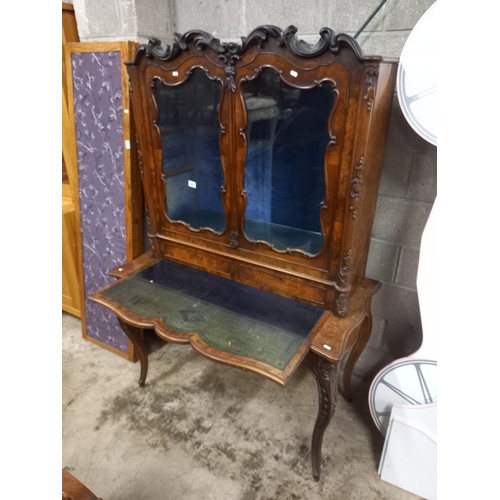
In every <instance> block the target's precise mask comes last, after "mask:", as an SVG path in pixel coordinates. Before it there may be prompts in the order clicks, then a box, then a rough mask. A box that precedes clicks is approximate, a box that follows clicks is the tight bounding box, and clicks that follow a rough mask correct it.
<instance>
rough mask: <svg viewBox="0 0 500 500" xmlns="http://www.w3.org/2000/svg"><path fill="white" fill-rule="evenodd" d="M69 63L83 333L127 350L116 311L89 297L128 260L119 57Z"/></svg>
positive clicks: (90, 56)
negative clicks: (77, 196) (76, 159)
mask: <svg viewBox="0 0 500 500" xmlns="http://www.w3.org/2000/svg"><path fill="white" fill-rule="evenodd" d="M71 62H72V68H73V90H74V105H75V126H76V143H77V155H78V182H79V190H80V210H81V212H80V222H81V231H82V251H83V275H84V289H85V297H86V299H85V317H86V326H87V335H88V336H89V337H93V338H95V339H97V340H99V341H101V342H103V343H105V344H107V345H109V346H111V347H114V348H116V349H118V350H120V351H122V352H125V353H126V352H127V350H128V340H127V337H126V336H125V334H124V333H123V331H122V329H121V328H120V326H119V324H118V321H117V319H116V316H115V314H113V313H111V312H110V311H108V310H107V309H105V308H104V307H103V306H100V305H99V304H95V303H93V302H90V301H89V300H88V299H87V297H88V296H89V295H90V294H92V293H93V292H95V291H96V290H98V289H100V288H102V287H104V286H106V285H107V284H108V283H111V282H112V281H114V280H113V279H112V278H110V277H109V276H108V271H109V270H110V269H112V268H114V267H116V266H119V265H121V264H123V263H124V262H125V260H126V254H125V195H124V184H123V126H122V82H121V78H122V67H121V55H120V52H93V53H80V54H72V61H71Z"/></svg>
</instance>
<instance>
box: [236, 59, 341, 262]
mask: <svg viewBox="0 0 500 500" xmlns="http://www.w3.org/2000/svg"><path fill="white" fill-rule="evenodd" d="M335 96H336V94H335V90H334V85H333V84H332V83H331V82H323V83H322V84H321V85H319V86H316V87H313V88H310V89H298V88H295V87H292V86H290V85H288V84H286V83H285V82H283V81H282V80H281V78H280V76H279V75H278V73H277V72H276V71H275V70H273V69H271V68H264V69H262V71H261V73H260V74H259V76H258V77H257V78H255V79H254V80H251V81H248V82H245V83H244V98H245V106H246V109H247V116H248V125H247V128H246V131H245V133H246V138H247V159H246V165H245V179H244V182H245V190H246V193H247V208H246V213H245V235H246V237H247V238H248V239H249V240H251V241H259V240H264V241H266V242H267V243H270V244H271V245H273V247H274V248H275V249H277V250H281V251H283V250H287V249H299V250H303V251H304V252H306V253H308V254H317V253H319V252H320V250H321V248H322V246H323V235H322V231H321V222H320V210H321V203H322V202H323V201H324V199H325V175H324V157H325V153H326V149H327V145H328V142H329V141H330V136H329V133H328V119H329V116H330V113H331V111H332V108H333V105H334V103H335Z"/></svg>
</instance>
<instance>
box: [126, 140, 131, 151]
mask: <svg viewBox="0 0 500 500" xmlns="http://www.w3.org/2000/svg"><path fill="white" fill-rule="evenodd" d="M125 149H130V141H129V140H128V139H126V140H125Z"/></svg>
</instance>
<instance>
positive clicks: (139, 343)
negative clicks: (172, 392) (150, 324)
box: [118, 318, 148, 387]
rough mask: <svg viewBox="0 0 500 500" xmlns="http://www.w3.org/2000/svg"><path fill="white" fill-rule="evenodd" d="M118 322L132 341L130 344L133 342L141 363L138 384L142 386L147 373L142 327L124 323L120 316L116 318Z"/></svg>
mask: <svg viewBox="0 0 500 500" xmlns="http://www.w3.org/2000/svg"><path fill="white" fill-rule="evenodd" d="M118 322H119V323H120V326H121V327H122V329H123V331H124V332H125V335H127V337H128V338H129V340H130V342H132V344H134V347H135V348H136V349H137V353H138V355H139V361H140V363H141V374H140V376H139V386H141V387H143V386H144V384H145V383H146V376H147V374H148V353H147V350H146V345H145V343H144V331H143V329H142V328H137V327H136V326H132V325H129V324H128V323H125V321H123V320H122V319H120V318H118Z"/></svg>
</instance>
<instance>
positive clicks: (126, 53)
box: [65, 41, 143, 361]
mask: <svg viewBox="0 0 500 500" xmlns="http://www.w3.org/2000/svg"><path fill="white" fill-rule="evenodd" d="M66 47H67V50H66V54H65V58H66V59H65V66H66V69H67V71H66V78H67V80H66V87H67V92H68V97H67V113H68V116H70V117H71V120H70V121H69V124H68V127H67V128H68V133H69V134H71V135H72V136H73V137H76V126H75V121H74V111H75V110H74V93H73V78H72V65H71V55H72V54H77V53H91V52H120V54H121V62H122V75H121V82H122V103H123V110H124V111H123V113H122V124H123V140H124V147H123V179H124V195H125V245H126V246H125V253H126V259H127V262H130V261H132V260H133V259H135V258H136V257H138V256H139V255H140V254H141V253H142V252H143V193H142V181H141V177H140V174H139V169H138V167H137V164H138V158H137V148H136V146H135V144H136V142H135V130H134V121H133V119H132V117H131V115H132V111H131V107H130V104H131V103H130V86H129V78H128V73H127V69H126V67H125V62H126V61H128V60H130V59H131V58H133V55H134V54H135V52H136V50H137V47H138V44H137V43H135V42H130V41H126V42H78V43H76V42H75V43H68V44H67V45H66ZM126 141H128V142H129V144H130V147H125V143H126ZM72 154H74V155H75V156H74V158H75V163H74V165H75V168H76V170H75V171H74V172H72V173H71V177H72V179H73V180H72V182H71V190H72V196H73V199H74V200H75V207H76V213H77V214H78V217H77V219H78V220H77V249H78V266H79V271H80V273H81V276H82V279H81V283H80V300H81V311H82V315H81V320H82V336H83V338H84V339H86V340H88V341H90V342H92V343H94V344H97V345H99V346H100V347H103V348H104V349H106V350H108V351H111V352H113V353H115V354H118V355H119V356H121V357H124V358H126V359H128V360H129V361H137V359H138V357H137V352H136V349H135V347H134V345H133V344H132V342H130V340H129V341H128V345H127V347H128V349H127V353H123V352H121V351H119V350H118V349H116V348H114V347H112V346H109V345H107V344H105V343H104V342H101V341H100V340H97V339H95V338H93V337H90V336H89V335H87V325H86V317H85V288H84V278H83V255H82V236H81V226H80V217H79V215H80V196H79V183H78V165H77V161H76V158H77V156H76V141H75V143H74V149H73V153H72ZM68 175H69V172H68Z"/></svg>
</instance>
